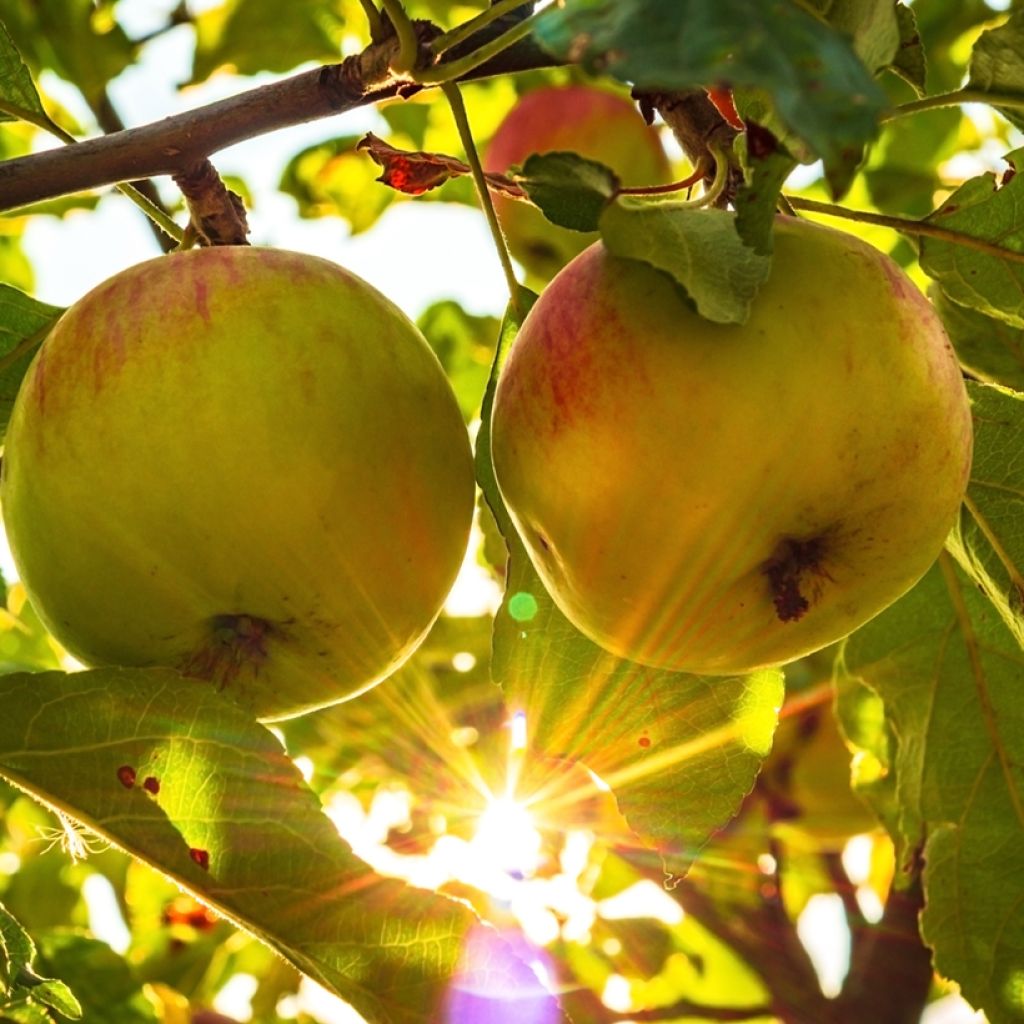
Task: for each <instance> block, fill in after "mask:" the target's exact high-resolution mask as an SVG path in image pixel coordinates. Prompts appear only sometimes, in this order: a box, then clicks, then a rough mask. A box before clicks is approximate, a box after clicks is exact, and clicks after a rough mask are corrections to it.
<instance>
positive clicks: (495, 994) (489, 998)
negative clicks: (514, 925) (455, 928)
mask: <svg viewBox="0 0 1024 1024" xmlns="http://www.w3.org/2000/svg"><path fill="white" fill-rule="evenodd" d="M551 976H552V969H551V962H550V959H549V958H548V957H547V955H546V954H545V953H544V951H543V950H541V949H538V948H537V947H536V946H534V945H533V944H532V943H531V942H529V941H528V940H527V939H526V938H524V937H523V935H522V934H520V933H519V932H517V931H514V930H512V929H505V930H502V931H498V930H496V929H492V928H487V927H478V928H475V929H474V930H473V931H471V932H470V933H469V934H468V935H467V936H466V940H465V944H464V946H463V949H462V955H461V957H460V959H459V966H458V969H457V971H456V974H455V977H454V979H453V980H452V983H451V986H450V988H449V991H448V997H447V999H446V1001H445V1007H444V1016H443V1021H444V1024H556V1022H557V1021H558V1020H559V1018H560V1013H559V1009H558V1003H557V1002H556V1000H555V997H554V996H553V995H552V993H551V992H549V991H548V989H547V988H546V986H545V984H544V982H545V981H546V980H548V979H550V978H551Z"/></svg>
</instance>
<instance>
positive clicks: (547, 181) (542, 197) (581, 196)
mask: <svg viewBox="0 0 1024 1024" xmlns="http://www.w3.org/2000/svg"><path fill="white" fill-rule="evenodd" d="M514 180H515V182H516V183H517V184H519V185H522V186H523V188H524V189H525V190H526V194H527V195H528V196H529V197H530V199H531V200H532V201H533V202H534V203H535V204H536V205H537V206H539V207H540V209H541V212H542V213H543V214H544V216H545V217H547V219H548V220H549V221H551V222H552V223H553V224H557V225H559V227H563V228H571V229H572V230H573V231H596V230H597V228H598V223H599V222H600V219H601V213H602V212H603V211H604V209H605V207H607V205H608V204H609V203H610V202H611V201H612V199H613V198H614V196H615V194H616V192H617V191H618V189H619V178H618V175H617V174H616V173H615V172H614V171H613V170H611V168H609V167H605V166H604V164H600V163H598V162H597V161H595V160H587V159H584V158H583V157H581V156H578V155H577V154H576V153H544V154H536V153H535V154H533V155H532V156H530V157H528V158H527V160H526V163H525V164H523V168H522V171H521V172H519V173H517V174H515V175H514Z"/></svg>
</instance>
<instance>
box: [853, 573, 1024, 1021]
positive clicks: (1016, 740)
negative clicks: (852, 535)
mask: <svg viewBox="0 0 1024 1024" xmlns="http://www.w3.org/2000/svg"><path fill="white" fill-rule="evenodd" d="M840 668H841V671H842V673H843V674H845V675H847V676H849V677H852V678H853V679H856V680H859V681H861V682H863V683H865V684H867V685H868V686H870V687H871V688H872V689H873V690H874V691H875V692H877V693H878V694H879V695H880V696H881V698H882V700H883V701H884V703H885V709H886V714H887V717H888V719H889V721H890V722H891V724H892V734H893V737H894V743H895V751H894V755H893V758H892V768H893V770H894V772H895V776H896V786H897V793H898V796H899V802H900V824H899V832H900V834H901V835H900V838H901V839H903V840H904V841H905V843H906V844H907V845H908V846H909V847H911V848H914V847H916V846H918V845H919V844H923V845H924V863H925V874H924V885H925V900H926V906H925V910H924V914H923V917H922V930H923V935H924V938H925V941H926V942H927V943H928V945H930V946H931V947H932V949H933V950H934V951H935V957H934V959H935V966H936V968H937V969H938V970H939V971H940V972H941V973H942V974H944V975H945V976H947V977H949V978H952V979H954V980H955V981H957V982H958V983H959V985H960V987H961V989H962V990H963V994H964V996H965V997H966V998H967V999H968V1001H970V1002H971V1003H972V1004H973V1005H974V1006H977V1007H979V1008H981V1009H984V1010H985V1012H986V1014H987V1015H988V1019H989V1020H990V1021H991V1022H992V1024H1009V1022H1011V1021H1020V1020H1021V1018H1022V1015H1024V1001H1022V999H1021V964H1022V960H1021V955H1022V950H1024V914H1021V912H1020V908H1021V906H1022V905H1024V842H1022V841H1021V839H1022V836H1024V703H1022V702H1021V699H1020V683H1021V675H1022V669H1024V656H1022V654H1021V649H1020V647H1019V646H1018V644H1017V643H1016V641H1015V640H1014V638H1013V636H1012V635H1011V634H1010V632H1009V631H1008V630H1007V628H1006V626H1005V624H1004V623H1003V621H1002V620H1001V619H1000V618H999V616H998V615H996V613H995V611H994V610H993V608H992V606H991V604H990V603H989V602H988V601H986V599H985V598H984V597H983V596H982V595H981V594H979V593H978V590H977V588H976V587H975V585H974V583H973V581H971V580H970V579H968V578H967V577H966V576H965V575H964V574H963V573H962V572H961V571H960V570H959V569H958V568H957V566H956V564H955V563H954V562H953V560H952V559H951V558H950V557H949V556H948V555H943V556H942V557H941V558H940V561H939V563H938V564H937V565H936V566H935V568H933V569H932V571H931V572H930V573H929V574H928V575H927V576H926V577H925V579H924V580H923V581H922V582H921V583H920V584H918V586H917V587H915V588H914V590H912V591H911V592H910V594H908V595H907V596H906V597H905V598H903V599H902V600H901V601H899V602H898V603H897V604H895V605H893V606H892V607H891V608H890V609H889V610H888V611H886V612H884V613H883V614H882V615H880V616H879V617H878V618H876V619H875V620H873V621H872V622H871V623H869V624H868V625H867V626H865V627H864V628H863V629H861V630H859V631H858V632H857V633H855V634H854V635H853V636H852V637H851V638H850V639H849V640H848V641H847V644H846V646H845V649H844V652H843V656H842V659H841V663H840Z"/></svg>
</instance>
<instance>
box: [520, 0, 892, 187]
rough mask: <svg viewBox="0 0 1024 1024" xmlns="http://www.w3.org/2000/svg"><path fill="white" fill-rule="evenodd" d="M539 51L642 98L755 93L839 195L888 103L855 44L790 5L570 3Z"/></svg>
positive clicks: (732, 0)
mask: <svg viewBox="0 0 1024 1024" xmlns="http://www.w3.org/2000/svg"><path fill="white" fill-rule="evenodd" d="M536 35H537V37H538V39H539V40H540V42H541V44H542V45H543V46H545V47H546V48H548V49H549V50H550V51H551V52H552V53H554V54H555V55H557V56H559V57H563V58H566V57H571V58H572V59H579V60H582V61H583V63H584V64H585V65H586V66H588V67H589V68H592V69H595V70H596V69H600V70H602V71H605V72H607V73H609V74H612V75H614V76H615V77H616V78H619V79H621V80H623V81H626V82H630V83H634V84H636V85H637V86H638V87H640V88H641V89H654V90H681V89H688V88H692V87H694V86H700V85H717V84H720V83H727V84H729V85H738V86H753V87H756V88H759V89H763V90H765V91H766V92H767V93H768V94H770V96H771V98H772V100H773V101H774V105H775V108H776V109H777V111H778V115H779V117H780V118H781V120H782V122H783V123H784V124H785V125H786V127H787V128H788V129H789V130H790V131H792V132H794V133H795V134H797V135H798V136H800V138H802V139H804V140H805V141H806V142H807V143H808V144H809V145H810V147H811V148H812V150H813V151H814V152H815V153H816V154H817V155H818V156H820V157H821V158H822V159H823V160H824V161H825V166H826V171H827V176H828V179H829V181H830V183H831V185H832V189H833V192H834V193H836V194H839V193H841V192H843V191H844V190H845V188H846V185H847V184H848V183H849V181H850V178H851V177H852V175H853V173H854V170H855V168H856V166H857V163H858V162H859V160H860V157H861V152H862V149H863V147H864V145H865V144H866V143H868V142H870V141H871V139H872V138H874V136H875V134H876V131H877V119H878V115H879V113H880V112H881V110H882V108H883V106H884V104H885V96H884V94H883V92H882V91H881V89H880V88H879V87H878V86H877V85H876V84H875V82H874V81H873V80H872V78H871V76H870V74H869V73H868V71H867V69H866V68H865V66H864V64H863V63H862V62H861V60H860V59H859V58H858V57H857V55H856V53H855V52H854V50H853V46H852V45H851V43H850V41H849V39H848V38H847V37H846V36H845V35H843V34H842V33H841V32H838V31H836V30H835V29H832V28H831V27H830V26H828V25H827V24H825V23H824V22H822V21H820V20H818V19H817V18H815V17H814V16H813V15H811V14H810V13H808V12H807V11H804V10H802V9H801V8H800V7H798V6H797V4H795V3H793V2H791V0H760V2H758V3H750V2H749V0H566V2H565V3H564V4H562V5H559V6H558V7H557V8H553V9H552V10H551V12H550V14H549V15H548V16H546V17H544V18H543V19H541V21H540V22H539V24H538V26H537V28H536Z"/></svg>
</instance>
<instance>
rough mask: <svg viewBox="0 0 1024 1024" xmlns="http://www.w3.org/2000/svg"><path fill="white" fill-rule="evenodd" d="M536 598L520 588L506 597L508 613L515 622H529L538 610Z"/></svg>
mask: <svg viewBox="0 0 1024 1024" xmlns="http://www.w3.org/2000/svg"><path fill="white" fill-rule="evenodd" d="M538 610H539V606H538V604H537V598H535V597H534V596H533V594H528V593H526V591H524V590H520V591H519V593H518V594H513V595H512V596H511V597H510V598H509V599H508V613H509V615H511V616H512V618H513V619H515V621H516V622H529V621H530V620H531V619H532V618H533V617H534V616H535V615H536V614H537V612H538Z"/></svg>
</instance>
